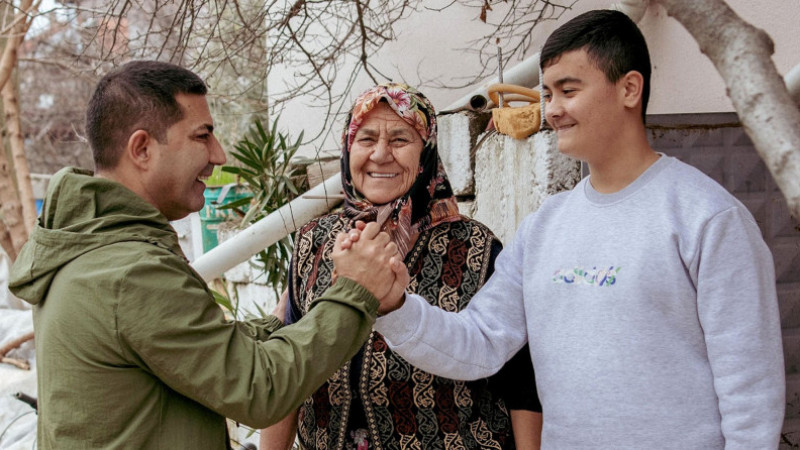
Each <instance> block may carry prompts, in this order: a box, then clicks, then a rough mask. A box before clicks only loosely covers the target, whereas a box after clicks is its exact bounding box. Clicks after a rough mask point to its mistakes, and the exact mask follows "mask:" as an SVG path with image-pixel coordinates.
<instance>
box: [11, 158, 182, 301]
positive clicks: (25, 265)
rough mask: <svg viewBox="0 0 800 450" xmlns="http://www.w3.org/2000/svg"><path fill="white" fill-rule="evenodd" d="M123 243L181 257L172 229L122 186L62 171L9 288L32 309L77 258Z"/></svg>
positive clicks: (83, 173) (72, 170)
mask: <svg viewBox="0 0 800 450" xmlns="http://www.w3.org/2000/svg"><path fill="white" fill-rule="evenodd" d="M124 241H144V242H149V243H151V244H153V245H157V246H159V247H163V248H165V249H167V250H169V251H171V252H173V253H176V254H178V255H180V256H181V257H183V252H182V251H181V249H180V246H179V244H178V237H177V234H176V233H175V231H174V230H173V228H172V226H171V225H170V224H169V222H168V221H167V218H166V217H164V215H162V214H161V213H160V212H159V211H158V210H157V209H156V208H155V207H154V206H153V205H151V204H150V203H148V202H147V201H145V200H144V199H142V198H141V197H139V196H138V195H136V194H135V193H134V192H133V191H131V190H129V189H128V188H126V187H125V186H123V185H121V184H119V183H117V182H115V181H111V180H108V179H105V178H98V177H94V176H92V173H91V172H89V171H86V170H81V169H75V168H66V169H62V170H60V171H59V172H58V173H57V174H55V175H54V176H53V178H52V179H51V180H50V187H49V188H48V191H47V197H46V199H45V201H44V204H43V205H42V213H41V215H40V216H39V221H38V223H37V225H36V227H35V228H34V230H33V232H32V233H31V235H30V237H29V238H28V242H26V243H25V245H24V246H23V247H22V250H21V251H20V253H19V256H18V257H17V260H16V261H15V262H14V265H13V266H12V268H11V276H10V280H9V289H11V291H12V292H14V294H16V295H17V296H18V297H19V298H22V299H23V300H25V301H27V302H28V303H31V304H33V305H36V304H39V303H40V302H41V301H42V300H43V299H44V298H45V296H46V295H47V292H48V290H49V289H50V284H51V282H52V280H53V277H55V275H56V274H57V273H58V271H59V270H60V269H61V267H63V266H64V265H66V264H67V263H69V262H70V261H72V260H74V259H75V258H77V257H79V256H81V255H83V254H85V253H88V252H91V251H92V250H95V249H98V248H100V247H103V246H106V245H111V244H115V243H118V242H124Z"/></svg>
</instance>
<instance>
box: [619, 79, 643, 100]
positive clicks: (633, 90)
mask: <svg viewBox="0 0 800 450" xmlns="http://www.w3.org/2000/svg"><path fill="white" fill-rule="evenodd" d="M619 85H620V87H621V88H622V95H623V96H624V99H623V102H624V104H625V107H627V108H635V107H637V106H640V105H641V104H642V92H644V77H643V76H642V74H641V73H639V72H638V71H636V70H631V71H630V72H628V73H626V74H625V75H623V76H622V79H621V80H620V84H619Z"/></svg>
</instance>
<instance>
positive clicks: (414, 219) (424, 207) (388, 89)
mask: <svg viewBox="0 0 800 450" xmlns="http://www.w3.org/2000/svg"><path fill="white" fill-rule="evenodd" d="M381 101H383V102H386V103H387V104H388V105H389V106H390V107H391V108H392V110H394V111H395V112H396V113H397V115H398V116H400V118H401V119H403V120H404V121H406V123H408V124H409V125H411V126H412V127H414V129H415V130H417V133H419V135H420V137H421V138H422V141H423V142H424V147H423V148H422V153H421V154H420V158H419V174H418V175H417V178H416V180H415V181H414V184H412V185H411V188H410V189H409V190H408V192H406V193H405V194H403V195H402V196H401V197H399V198H397V199H395V200H393V201H391V202H389V203H387V204H386V205H378V206H376V205H373V204H372V203H371V202H370V201H369V200H367V199H366V198H365V197H364V195H363V194H361V193H360V192H358V190H356V188H355V186H353V178H352V174H351V173H350V148H351V147H352V145H353V139H354V138H355V136H356V132H358V129H359V128H360V127H361V124H362V123H363V122H364V120H365V118H366V116H367V114H368V113H369V112H370V111H372V109H373V108H375V106H377V105H378V103H380V102H381ZM341 165H342V186H343V187H344V194H345V215H346V216H347V217H349V218H351V219H352V220H353V221H355V220H364V221H366V222H371V221H377V222H378V223H381V224H382V227H381V229H382V230H383V231H386V232H387V233H389V236H390V237H391V239H392V241H393V242H394V243H395V244H397V247H398V248H399V249H400V252H401V254H402V255H403V257H405V255H406V253H408V251H409V249H410V248H409V247H410V244H411V240H412V236H416V235H418V234H419V233H421V232H423V231H425V230H427V229H430V228H433V227H434V226H436V225H438V224H440V223H444V222H453V221H456V220H460V217H461V216H460V215H459V213H458V204H457V203H456V198H455V196H453V190H452V188H451V187H450V181H449V180H448V179H447V173H445V171H444V166H443V165H442V161H441V159H440V158H439V152H438V150H437V146H436V111H435V110H434V109H433V105H431V103H430V101H428V99H427V98H426V97H425V96H424V95H422V93H421V92H419V91H417V90H416V89H414V88H412V87H410V86H407V85H405V84H400V83H386V84H380V85H378V86H375V87H373V88H372V89H369V90H367V91H366V92H364V93H363V94H361V95H360V96H359V97H358V98H357V99H356V102H355V105H354V106H353V110H352V111H351V112H350V115H349V117H348V120H347V125H346V126H345V129H344V134H343V136H342V158H341Z"/></svg>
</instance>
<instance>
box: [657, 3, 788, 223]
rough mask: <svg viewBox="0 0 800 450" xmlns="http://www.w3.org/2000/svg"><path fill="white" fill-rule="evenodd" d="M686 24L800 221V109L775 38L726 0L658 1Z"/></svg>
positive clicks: (669, 12) (668, 12)
mask: <svg viewBox="0 0 800 450" xmlns="http://www.w3.org/2000/svg"><path fill="white" fill-rule="evenodd" d="M652 1H653V2H654V3H658V4H661V5H662V6H663V7H664V9H665V10H666V12H667V14H669V15H670V16H672V17H674V18H675V19H676V20H677V21H678V22H680V23H681V24H682V25H683V26H684V27H685V28H686V30H687V31H689V34H691V35H692V37H694V39H695V40H696V41H697V43H698V44H699V45H700V51H702V52H703V53H704V54H705V55H706V56H708V58H709V59H710V60H711V62H712V63H713V64H714V66H715V67H716V68H717V71H719V73H720V75H721V76H722V79H723V80H724V81H725V85H726V86H727V93H728V97H730V99H731V101H732V103H733V107H734V109H735V110H736V113H737V114H738V115H739V120H740V121H741V122H742V126H743V128H744V131H745V132H746V133H747V135H748V136H749V137H750V139H751V140H752V141H753V145H754V146H755V148H756V151H758V154H759V155H760V156H761V159H762V160H763V161H764V162H765V163H766V165H767V168H768V169H769V171H770V172H771V173H772V176H773V178H774V179H775V182H776V183H777V185H778V187H779V188H780V190H781V192H782V193H783V195H784V196H785V197H786V201H787V203H788V205H789V211H790V212H791V214H792V215H793V216H794V218H795V219H798V220H800V110H798V108H797V105H796V104H795V103H794V101H793V100H792V98H791V96H790V95H789V92H788V90H787V89H786V85H785V83H784V80H783V78H782V77H781V75H780V74H779V73H778V70H777V69H776V68H775V64H774V63H773V62H772V58H771V56H772V53H773V51H774V48H773V43H772V39H771V38H770V37H769V35H767V33H765V32H764V31H763V30H761V29H758V28H756V27H754V26H752V25H751V24H749V23H747V22H745V21H744V20H742V18H741V17H739V16H738V15H737V14H736V13H735V12H734V11H733V10H732V9H731V8H730V6H728V4H727V3H726V2H725V1H724V0H652Z"/></svg>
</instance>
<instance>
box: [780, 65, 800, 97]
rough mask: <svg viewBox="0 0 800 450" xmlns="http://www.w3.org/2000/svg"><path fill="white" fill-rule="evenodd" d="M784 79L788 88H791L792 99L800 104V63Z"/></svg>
mask: <svg viewBox="0 0 800 450" xmlns="http://www.w3.org/2000/svg"><path fill="white" fill-rule="evenodd" d="M783 79H784V81H786V89H788V90H789V95H791V96H792V100H794V102H795V104H797V105H800V64H798V65H796V66H794V67H793V68H792V70H790V71H789V73H787V74H786V76H785V77H783Z"/></svg>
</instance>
